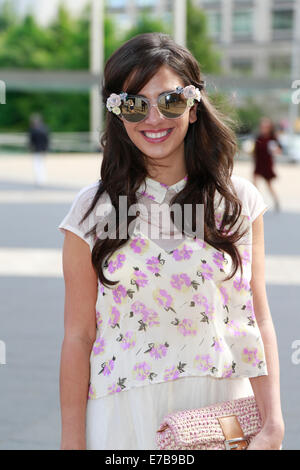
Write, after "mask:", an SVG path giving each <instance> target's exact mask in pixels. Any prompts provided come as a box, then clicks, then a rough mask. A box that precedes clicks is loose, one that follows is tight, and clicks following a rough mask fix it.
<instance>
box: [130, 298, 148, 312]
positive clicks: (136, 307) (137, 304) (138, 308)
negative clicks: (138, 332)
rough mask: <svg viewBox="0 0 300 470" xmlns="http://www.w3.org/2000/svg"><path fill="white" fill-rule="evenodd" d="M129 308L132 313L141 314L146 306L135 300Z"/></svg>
mask: <svg viewBox="0 0 300 470" xmlns="http://www.w3.org/2000/svg"><path fill="white" fill-rule="evenodd" d="M131 308H132V311H133V312H134V313H142V312H143V311H144V310H145V309H146V305H145V304H143V302H140V301H139V300H136V301H135V302H133V304H132V305H131Z"/></svg>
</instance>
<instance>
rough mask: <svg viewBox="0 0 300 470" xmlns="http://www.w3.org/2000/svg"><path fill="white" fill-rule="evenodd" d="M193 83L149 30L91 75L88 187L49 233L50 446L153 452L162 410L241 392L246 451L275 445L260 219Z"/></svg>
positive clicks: (277, 413) (274, 359)
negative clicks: (54, 260) (52, 292)
mask: <svg viewBox="0 0 300 470" xmlns="http://www.w3.org/2000/svg"><path fill="white" fill-rule="evenodd" d="M204 86H205V83H204V82H203V81H202V80H201V73H200V70H199V65H198V63H197V61H196V60H195V58H194V57H193V56H192V55H191V53H190V52H189V51H188V50H187V49H186V48H183V47H181V46H179V45H177V44H176V43H175V42H174V41H173V40H172V39H171V38H170V37H169V36H168V35H164V34H160V33H152V34H144V35H139V36H137V37H135V38H133V39H131V40H130V41H128V42H127V43H125V44H124V45H123V46H122V47H121V48H120V49H119V50H117V51H116V52H115V53H114V54H113V55H112V56H111V58H110V59H109V60H108V62H107V63H106V66H105V71H104V83H103V91H102V93H103V102H104V103H105V104H106V106H107V109H108V111H109V112H108V115H107V122H106V130H105V133H104V135H103V137H102V142H101V143H102V145H103V149H104V154H103V161H102V166H101V180H100V181H99V182H96V183H94V184H92V185H89V186H87V187H85V188H83V189H82V190H81V191H80V192H79V193H78V195H77V197H76V199H75V200H74V202H73V205H72V207H71V209H70V211H69V213H68V214H67V215H66V217H65V219H64V220H63V221H62V223H61V224H60V226H59V228H60V230H61V231H63V232H64V233H65V242H64V252H63V266H64V278H65V285H66V300H65V337H64V341H63V347H62V356H61V409H62V444H61V447H62V449H85V448H87V449H115V450H116V449H155V448H156V442H155V432H156V430H157V429H158V427H159V424H160V422H161V421H162V419H163V417H164V416H165V415H166V414H167V413H169V412H171V411H176V410H180V409H185V408H198V407H202V406H206V405H209V404H213V403H216V402H219V401H224V400H228V399H234V398H239V397H242V396H247V395H251V394H252V395H253V394H255V397H256V401H257V404H258V406H259V409H260V413H261V416H262V420H263V429H262V431H261V432H260V433H259V434H258V435H257V436H256V437H255V438H254V439H253V441H252V442H251V444H250V446H249V449H279V448H280V445H281V442H282V439H283V428H284V425H283V418H282V413H281V405H280V392H279V364H278V353H277V345H276V336H275V332H274V328H273V323H272V319H271V315H270V310H269V307H268V301H267V297H266V290H265V281H264V268H263V264H264V247H263V219H262V213H263V212H264V211H265V210H266V208H267V207H266V204H265V203H264V201H263V199H262V197H261V195H260V193H259V192H258V190H257V189H256V188H255V186H254V185H253V184H252V183H250V182H249V181H247V180H246V179H244V178H241V177H237V176H233V175H231V173H232V167H233V158H234V155H235V153H236V140H235V136H234V133H233V132H232V131H231V130H230V128H229V127H228V125H227V124H225V118H224V116H222V115H221V113H220V112H219V111H217V109H215V108H214V107H213V106H212V104H211V103H210V101H209V99H208V97H207V95H206V93H205V89H204ZM129 100H130V102H131V103H132V104H133V106H131V110H130V111H129V110H128V106H127V102H128V101H129ZM124 196H125V198H124ZM124 201H125V202H124ZM171 203H172V206H171ZM196 204H197V206H198V205H199V204H202V207H203V206H204V214H203V213H202V215H203V219H201V217H200V218H199V216H198V215H197V211H196V210H195V209H196ZM173 207H174V208H175V209H176V208H177V209H178V208H179V209H183V211H184V215H185V216H184V219H183V223H184V224H185V227H184V228H185V230H182V227H181V225H180V221H179V222H178V217H176V219H175V216H174V213H173ZM186 207H188V208H190V207H192V209H193V210H192V218H191V220H190V218H189V214H190V213H189V212H188V210H187V209H186ZM124 208H125V209H124ZM171 208H172V211H171ZM200 208H201V207H200ZM149 209H150V211H149ZM160 212H162V216H160ZM174 212H175V215H176V210H174ZM178 212H179V213H180V210H179V211H178ZM149 214H150V215H149ZM177 215H178V214H177ZM199 220H200V222H203V223H202V224H201V223H200V224H198V221H199ZM169 222H170V224H169ZM243 224H244V227H243ZM199 227H200V230H199ZM225 227H226V230H225ZM242 229H243V230H242ZM105 232H106V234H105ZM154 232H155V233H154ZM195 233H196V235H195ZM107 234H108V236H107ZM180 235H181V237H182V238H181V240H180V238H179V236H180ZM249 237H250V238H249ZM252 242H253V244H252V250H251V246H250V244H251V243H252ZM251 260H252V262H251ZM251 268H252V279H251V285H250V278H251ZM252 292H253V302H252ZM253 304H254V305H253ZM254 308H255V315H254ZM89 361H90V363H89ZM89 366H90V367H89Z"/></svg>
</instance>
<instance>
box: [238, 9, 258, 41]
mask: <svg viewBox="0 0 300 470" xmlns="http://www.w3.org/2000/svg"><path fill="white" fill-rule="evenodd" d="M233 36H234V38H238V39H243V38H247V39H248V38H252V36H253V12H252V11H250V10H243V11H235V12H234V13H233Z"/></svg>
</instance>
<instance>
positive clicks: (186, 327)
mask: <svg viewBox="0 0 300 470" xmlns="http://www.w3.org/2000/svg"><path fill="white" fill-rule="evenodd" d="M177 328H178V331H179V333H181V334H182V335H183V336H195V335H196V334H197V325H196V323H195V322H194V321H193V320H192V319H191V318H184V319H183V320H182V321H181V322H180V323H179V325H178V327H177Z"/></svg>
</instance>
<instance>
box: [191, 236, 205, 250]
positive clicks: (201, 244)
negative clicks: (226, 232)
mask: <svg viewBox="0 0 300 470" xmlns="http://www.w3.org/2000/svg"><path fill="white" fill-rule="evenodd" d="M194 241H195V242H196V243H197V245H198V246H199V247H200V248H206V247H207V244H206V243H205V241H204V240H201V238H197V237H196V238H194Z"/></svg>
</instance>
